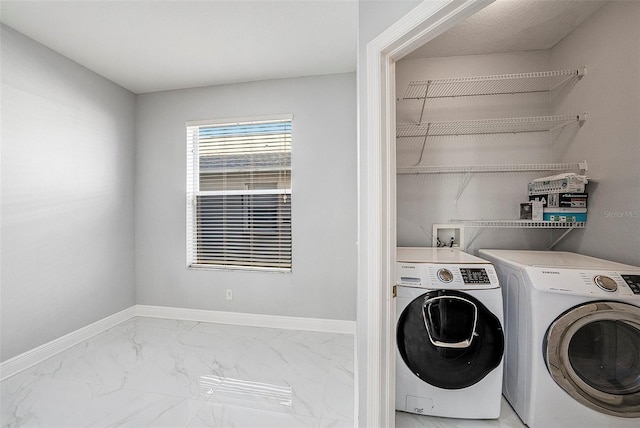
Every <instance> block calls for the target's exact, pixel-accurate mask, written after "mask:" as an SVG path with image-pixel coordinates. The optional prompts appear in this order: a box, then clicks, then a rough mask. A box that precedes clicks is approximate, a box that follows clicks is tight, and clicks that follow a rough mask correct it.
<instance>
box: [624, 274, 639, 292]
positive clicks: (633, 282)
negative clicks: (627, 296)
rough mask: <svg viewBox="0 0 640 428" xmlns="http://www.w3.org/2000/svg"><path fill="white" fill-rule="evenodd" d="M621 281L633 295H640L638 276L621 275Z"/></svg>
mask: <svg viewBox="0 0 640 428" xmlns="http://www.w3.org/2000/svg"><path fill="white" fill-rule="evenodd" d="M620 276H622V279H623V280H624V282H626V283H627V285H628V286H629V288H630V289H631V291H633V294H640V275H625V274H622V275H620Z"/></svg>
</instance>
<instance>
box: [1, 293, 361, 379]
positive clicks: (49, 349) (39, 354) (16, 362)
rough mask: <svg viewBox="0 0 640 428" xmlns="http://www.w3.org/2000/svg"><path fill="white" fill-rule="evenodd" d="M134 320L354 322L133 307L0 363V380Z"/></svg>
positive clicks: (292, 324)
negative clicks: (147, 318) (135, 318)
mask: <svg viewBox="0 0 640 428" xmlns="http://www.w3.org/2000/svg"><path fill="white" fill-rule="evenodd" d="M133 317H149V318H166V319H176V320H184V321H198V322H214V323H220V324H235V325H246V326H252V327H269V328H282V329H287V330H309V331H321V332H328V333H342V334H353V335H355V332H356V322H355V321H346V320H331V319H321V318H300V317H284V316H277V315H260V314H246V313H241V312H221V311H209V310H203V309H187V308H173V307H167V306H147V305H134V306H131V307H130V308H127V309H125V310H123V311H120V312H118V313H115V314H113V315H111V316H108V317H106V318H103V319H101V320H99V321H96V322H94V323H92V324H89V325H88V326H86V327H82V328H80V329H78V330H76V331H73V332H71V333H69V334H66V335H64V336H62V337H59V338H57V339H54V340H52V341H51V342H48V343H45V344H44V345H41V346H38V347H37V348H34V349H31V350H29V351H27V352H24V353H22V354H20V355H17V356H15V357H13V358H10V359H8V360H6V361H3V362H0V380H4V379H7V378H9V377H11V376H13V375H15V374H17V373H19V372H21V371H23V370H26V369H28V368H29V367H32V366H34V365H36V364H38V363H39V362H42V361H44V360H46V359H47V358H50V357H53V356H54V355H56V354H59V353H60V352H62V351H64V350H66V349H69V348H71V347H72V346H74V345H77V344H78V343H80V342H83V341H85V340H87V339H90V338H92V337H93V336H95V335H97V334H100V333H102V332H103V331H105V330H108V329H110V328H113V327H115V326H117V325H118V324H121V323H123V322H125V321H127V320H129V319H131V318H133Z"/></svg>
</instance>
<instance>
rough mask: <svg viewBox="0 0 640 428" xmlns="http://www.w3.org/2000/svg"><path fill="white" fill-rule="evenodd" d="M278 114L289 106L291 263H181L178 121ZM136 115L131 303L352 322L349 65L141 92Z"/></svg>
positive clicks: (182, 178)
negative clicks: (207, 266)
mask: <svg viewBox="0 0 640 428" xmlns="http://www.w3.org/2000/svg"><path fill="white" fill-rule="evenodd" d="M280 113H292V114H293V116H294V117H293V128H292V135H293V143H292V168H293V172H292V189H293V190H292V192H293V195H292V210H293V211H292V229H293V230H292V233H293V238H292V239H293V268H292V272H291V273H286V274H285V273H265V272H247V271H229V270H193V269H187V267H186V226H185V218H186V217H185V216H186V214H185V199H186V140H185V139H186V131H185V121H190V120H204V119H224V118H239V117H250V116H261V115H269V114H280ZM137 124H138V126H137V152H136V223H135V224H136V293H137V295H136V300H137V303H138V304H143V305H160V306H171V307H182V308H193V309H208V310H218V311H230V312H244V313H252V314H268V315H279V316H292V317H307V318H323V319H337V320H355V317H356V224H357V217H356V208H357V196H356V167H355V166H356V86H355V73H349V74H338V75H328V76H318V77H302V78H294V79H282V80H271V81H262V82H253V83H244V84H236V85H227V86H213V87H205V88H196V89H185V90H177V91H169V92H159V93H152V94H145V95H140V96H138V99H137ZM228 288H229V289H232V290H233V300H226V299H225V290H226V289H228Z"/></svg>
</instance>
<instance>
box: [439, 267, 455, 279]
mask: <svg viewBox="0 0 640 428" xmlns="http://www.w3.org/2000/svg"><path fill="white" fill-rule="evenodd" d="M438 279H439V280H440V281H442V282H451V281H453V273H451V271H450V270H449V269H445V268H442V269H440V270H438Z"/></svg>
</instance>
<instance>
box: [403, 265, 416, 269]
mask: <svg viewBox="0 0 640 428" xmlns="http://www.w3.org/2000/svg"><path fill="white" fill-rule="evenodd" d="M400 267H401V268H402V269H415V268H416V267H415V266H411V265H401V266H400Z"/></svg>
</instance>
